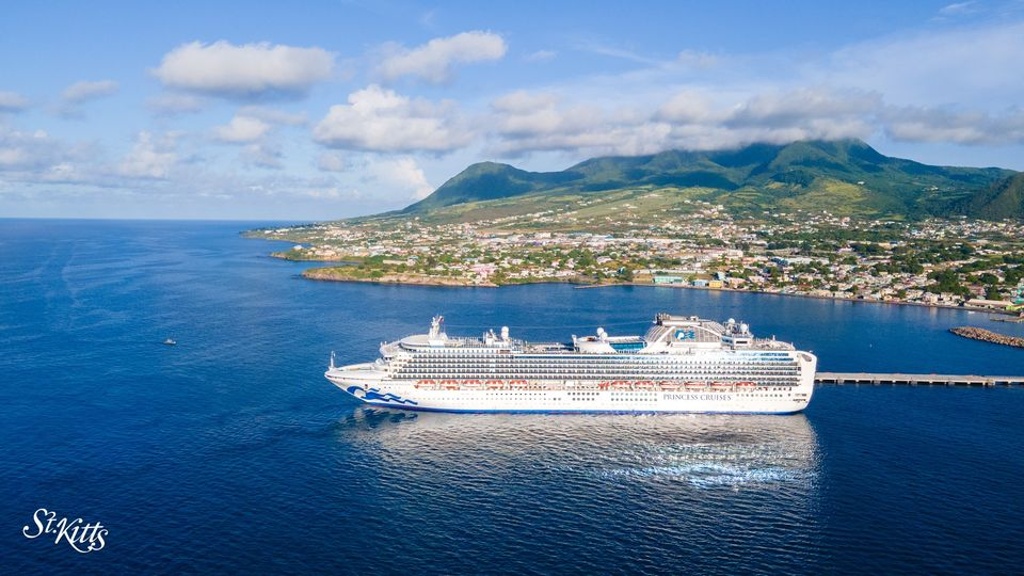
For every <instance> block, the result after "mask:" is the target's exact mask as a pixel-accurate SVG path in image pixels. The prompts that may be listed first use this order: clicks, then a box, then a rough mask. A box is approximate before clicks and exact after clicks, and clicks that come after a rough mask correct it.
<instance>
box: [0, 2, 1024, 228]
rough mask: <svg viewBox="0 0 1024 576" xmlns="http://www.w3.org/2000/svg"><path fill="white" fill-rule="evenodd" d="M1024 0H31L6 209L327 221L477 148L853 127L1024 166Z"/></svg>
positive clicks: (549, 156) (694, 140)
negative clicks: (293, 0)
mask: <svg viewBox="0 0 1024 576" xmlns="http://www.w3.org/2000/svg"><path fill="white" fill-rule="evenodd" d="M1022 54H1024V0H993V1H985V0H977V1H968V2H958V3H950V2H948V1H947V2H930V1H926V0H916V1H915V2H891V1H876V0H863V1H861V2H844V3H827V2H820V1H815V2H811V1H805V0H794V1H790V2H785V3H781V2H764V1H745V0H720V1H718V2H704V1H685V0H676V1H664V2H662V1H642V0H640V1H634V2H629V3H627V2H595V1H589V2H583V1H576V0H571V1H565V2H534V1H530V0H519V1H514V2H513V1H503V0H499V1H492V2H480V1H478V0H477V1H473V2H468V1H467V2H462V1H439V2H433V3H421V2H411V1H402V0H374V1H370V0H365V1H364V0H334V1H330V2H328V1H318V0H306V1H304V2H297V3H285V2H243V1H236V2H217V1H209V0H206V1H202V2H195V1H191V0H185V1H178V2H139V1H121V2H117V1H108V0H96V1H94V2H77V1H74V2H72V1H49V2H27V1H16V2H13V3H8V4H7V5H5V7H4V16H3V18H0V217H2V216H7V217H60V218H63V217H90V218H209V219H276V220H310V221H311V220H329V219H335V218H341V217H348V216H356V215H363V214H371V213H376V212H381V211H384V210H391V209H396V208H402V207H404V206H406V205H408V204H410V203H412V202H414V201H416V200H418V199H419V198H422V197H423V196H425V195H426V194H429V193H430V192H431V191H432V190H433V189H435V188H436V187H438V186H440V185H441V184H443V183H444V182H445V180H447V179H448V178H450V177H452V176H454V175H455V174H457V173H458V172H459V171H461V170H462V169H463V168H465V167H466V166H468V165H469V164H472V163H473V162H478V161H482V160H493V161H499V162H507V163H510V164H512V165H514V166H517V167H520V168H523V169H527V170H561V169H564V168H567V167H569V166H571V165H572V164H574V163H576V162H579V161H581V160H584V159H587V158H591V157H594V156H602V155H612V154H614V155H633V154H649V153H654V152H658V151H661V150H667V149H673V148H679V149H717V148H728V147H735V146H740V145H744V144H748V143H751V142H775V143H784V142H789V141H793V140H797V139H804V138H861V139H863V140H865V141H867V142H868V143H870V144H872V145H873V146H875V147H876V148H877V149H878V150H879V151H880V152H882V153H883V154H887V155H890V156H899V157H903V158H910V159H913V160H917V161H920V162H925V163H930V164H943V165H961V166H1001V167H1005V168H1012V169H1016V170H1024V110H1022V108H1021V106H1022V104H1021V103H1022V102H1024V73H1022V69H1024V68H1022V64H1021V55H1022Z"/></svg>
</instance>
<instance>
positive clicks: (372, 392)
mask: <svg viewBox="0 0 1024 576" xmlns="http://www.w3.org/2000/svg"><path fill="white" fill-rule="evenodd" d="M347 392H348V393H349V394H351V395H353V396H355V397H356V398H359V399H360V400H365V401H367V402H371V401H374V400H376V401H382V402H384V403H387V404H391V403H394V404H404V405H408V406H418V405H419V402H417V401H415V400H410V399H408V398H402V397H401V396H399V395H397V394H392V393H390V392H388V393H387V394H381V393H380V390H378V389H377V388H370V389H369V390H363V389H362V388H360V387H359V386H349V387H348V389H347Z"/></svg>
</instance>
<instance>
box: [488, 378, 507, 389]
mask: <svg viewBox="0 0 1024 576" xmlns="http://www.w3.org/2000/svg"><path fill="white" fill-rule="evenodd" d="M484 386H486V387H487V389H488V390H500V389H502V388H504V387H505V383H504V382H502V381H501V380H488V381H487V382H485V383H484Z"/></svg>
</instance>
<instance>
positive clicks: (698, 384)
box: [685, 382, 707, 388]
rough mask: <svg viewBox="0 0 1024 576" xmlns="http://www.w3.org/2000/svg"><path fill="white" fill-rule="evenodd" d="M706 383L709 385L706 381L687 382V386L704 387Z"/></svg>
mask: <svg viewBox="0 0 1024 576" xmlns="http://www.w3.org/2000/svg"><path fill="white" fill-rule="evenodd" d="M706 385H707V384H705V383H704V382H687V383H686V384H685V386H686V387H687V388H703V387H705V386H706Z"/></svg>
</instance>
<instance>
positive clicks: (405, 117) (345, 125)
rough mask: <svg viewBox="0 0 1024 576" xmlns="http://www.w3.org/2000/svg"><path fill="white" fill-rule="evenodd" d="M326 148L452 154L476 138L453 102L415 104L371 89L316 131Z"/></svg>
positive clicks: (359, 93)
mask: <svg viewBox="0 0 1024 576" xmlns="http://www.w3.org/2000/svg"><path fill="white" fill-rule="evenodd" d="M313 138H314V139H315V140H316V141H317V142H319V143H320V144H323V145H325V146H329V147H332V148H344V149H351V150H365V151H377V152H411V151H416V150H419V151H429V152H448V151H451V150H454V149H457V148H460V147H463V146H465V145H467V144H468V143H469V142H470V140H471V138H472V134H471V132H470V131H469V130H468V128H466V127H465V126H464V125H463V123H462V121H461V120H460V119H459V118H458V115H457V113H456V110H455V109H454V106H453V105H452V104H451V103H440V104H435V103H432V102H429V101H426V100H419V99H416V100H413V99H410V98H407V97H405V96H401V95H399V94H396V93H395V92H394V91H392V90H385V89H383V88H381V87H380V86H377V85H371V86H369V87H367V88H365V89H363V90H359V91H356V92H353V93H352V94H350V95H349V97H348V104H347V105H344V104H338V105H335V106H331V108H330V111H328V113H327V116H326V117H325V118H324V119H323V120H321V121H320V123H319V124H317V125H316V127H315V128H314V129H313Z"/></svg>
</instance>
